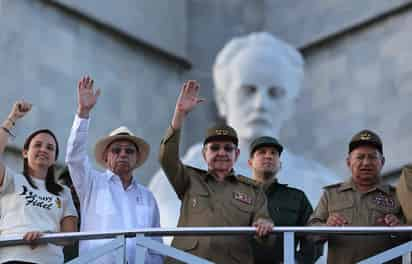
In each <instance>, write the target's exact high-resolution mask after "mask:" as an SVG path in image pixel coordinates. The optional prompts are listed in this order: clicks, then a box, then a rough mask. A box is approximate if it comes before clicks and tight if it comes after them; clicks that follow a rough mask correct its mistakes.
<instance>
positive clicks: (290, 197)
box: [248, 136, 323, 264]
mask: <svg viewBox="0 0 412 264" xmlns="http://www.w3.org/2000/svg"><path fill="white" fill-rule="evenodd" d="M249 149H250V158H249V161H248V164H249V166H250V168H251V170H252V178H253V179H254V180H256V181H257V182H259V183H260V184H262V186H263V189H264V190H265V193H266V198H267V201H268V211H269V214H270V217H271V218H272V220H273V222H274V223H276V226H305V225H306V223H307V221H308V219H309V217H310V215H311V214H312V212H313V208H312V206H311V204H310V202H309V199H308V198H307V196H306V194H305V193H304V192H303V191H301V190H299V189H296V188H293V187H289V186H287V184H280V183H279V182H278V179H277V177H276V175H277V172H278V171H279V170H280V168H281V161H280V158H281V154H282V151H283V146H282V145H281V144H280V143H279V141H278V140H277V139H276V138H273V137H269V136H263V137H258V138H256V139H255V140H254V141H252V143H251V144H250V148H249ZM296 241H297V243H296V246H298V245H299V251H297V252H296V253H295V256H296V263H307V264H309V263H315V261H316V260H317V258H318V257H319V256H320V255H321V254H322V249H323V245H322V244H321V243H314V242H313V241H311V240H309V239H307V237H305V236H302V235H299V236H297V237H296ZM252 246H253V255H254V258H255V263H259V264H276V263H279V264H280V263H283V236H280V237H277V239H276V241H275V243H274V245H262V243H256V242H255V241H252Z"/></svg>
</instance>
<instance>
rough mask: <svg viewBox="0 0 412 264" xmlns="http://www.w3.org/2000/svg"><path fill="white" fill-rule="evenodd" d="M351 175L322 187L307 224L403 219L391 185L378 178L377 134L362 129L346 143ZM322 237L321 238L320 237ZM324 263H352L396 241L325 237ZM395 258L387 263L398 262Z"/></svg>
mask: <svg viewBox="0 0 412 264" xmlns="http://www.w3.org/2000/svg"><path fill="white" fill-rule="evenodd" d="M346 163H347V166H348V168H349V170H350V172H351V174H352V175H351V177H350V179H348V180H347V181H345V182H341V183H337V184H334V185H329V186H326V187H324V189H325V190H324V192H323V195H322V198H321V200H320V202H319V204H318V206H317V207H316V209H315V211H314V213H313V214H312V216H311V217H310V219H309V222H308V224H309V225H312V226H397V225H400V224H402V223H403V222H404V216H403V214H402V211H401V208H400V205H399V201H398V199H397V197H396V194H395V188H394V187H392V186H390V185H388V184H384V183H382V182H381V179H380V173H381V170H382V167H383V165H384V163H385V158H384V156H383V145H382V141H381V139H380V137H379V136H378V135H377V134H376V133H374V132H372V131H370V130H362V131H360V132H359V133H357V134H355V135H354V136H353V137H352V139H351V141H350V143H349V153H348V157H347V159H346ZM323 239H325V238H323ZM327 240H328V263H334V264H335V263H336V264H339V263H345V264H346V263H355V262H358V261H360V260H362V259H365V258H367V257H370V256H373V255H376V254H377V253H379V252H382V251H384V250H386V249H389V248H391V247H393V246H396V245H397V244H399V243H400V242H401V241H400V238H399V237H398V236H396V237H395V236H392V235H389V234H387V235H386V234H385V235H378V236H371V235H357V236H353V235H351V236H344V235H336V236H333V237H329V238H328V239H327ZM400 261H401V260H400V259H399V258H398V259H395V260H394V261H393V262H391V263H400Z"/></svg>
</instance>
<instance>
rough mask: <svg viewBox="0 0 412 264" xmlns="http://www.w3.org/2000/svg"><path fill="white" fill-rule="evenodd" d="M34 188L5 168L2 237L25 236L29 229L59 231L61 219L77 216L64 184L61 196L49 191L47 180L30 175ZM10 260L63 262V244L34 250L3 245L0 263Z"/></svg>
mask: <svg viewBox="0 0 412 264" xmlns="http://www.w3.org/2000/svg"><path fill="white" fill-rule="evenodd" d="M31 179H32V180H33V182H34V184H35V186H36V187H37V189H36V188H33V187H32V186H31V185H30V183H29V182H28V181H27V180H26V178H25V177H24V176H23V175H22V174H20V173H15V172H13V171H12V170H10V169H8V168H6V170H5V175H4V180H3V184H2V186H1V187H0V210H1V212H0V215H1V218H0V234H1V237H7V236H12V237H16V236H22V235H24V234H25V233H27V232H30V231H39V232H43V233H48V232H52V233H54V232H60V222H61V221H62V220H63V218H65V217H67V216H76V217H77V212H76V209H75V207H74V204H73V200H72V196H71V193H70V189H69V188H67V187H65V186H62V187H63V191H62V192H60V194H59V195H55V194H52V193H50V192H48V191H47V189H46V186H45V181H44V180H40V179H36V178H33V177H32V178H31ZM10 260H18V261H27V262H34V263H42V264H43V263H45V264H47V263H50V264H56V263H63V261H64V259H63V250H62V247H61V246H57V245H54V244H51V243H48V244H42V245H39V246H38V247H36V248H35V249H31V248H30V246H26V245H23V246H13V247H1V248H0V263H3V262H5V261H10Z"/></svg>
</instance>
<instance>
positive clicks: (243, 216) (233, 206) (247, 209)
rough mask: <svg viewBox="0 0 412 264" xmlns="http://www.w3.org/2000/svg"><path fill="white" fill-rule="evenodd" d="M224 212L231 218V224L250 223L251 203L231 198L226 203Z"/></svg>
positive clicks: (241, 224)
mask: <svg viewBox="0 0 412 264" xmlns="http://www.w3.org/2000/svg"><path fill="white" fill-rule="evenodd" d="M226 209H227V210H226V211H225V213H226V214H227V215H228V217H227V218H228V219H231V221H233V222H232V225H239V226H243V225H246V226H248V225H250V222H251V220H252V215H253V203H245V202H241V201H238V200H236V199H231V201H230V203H228V205H227V208H226Z"/></svg>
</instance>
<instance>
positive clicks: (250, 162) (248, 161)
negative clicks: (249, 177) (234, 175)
mask: <svg viewBox="0 0 412 264" xmlns="http://www.w3.org/2000/svg"><path fill="white" fill-rule="evenodd" d="M247 165H249V168H251V169H253V167H252V165H253V164H252V158H250V159H248V160H247Z"/></svg>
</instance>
